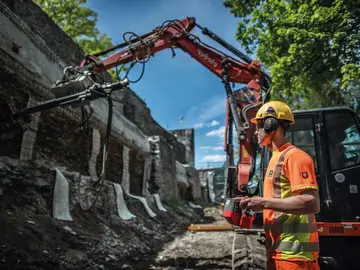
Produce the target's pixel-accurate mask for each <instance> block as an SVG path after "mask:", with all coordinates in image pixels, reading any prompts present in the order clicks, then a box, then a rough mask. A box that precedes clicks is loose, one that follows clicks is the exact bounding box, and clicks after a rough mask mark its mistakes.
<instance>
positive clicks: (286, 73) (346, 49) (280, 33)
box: [223, 0, 360, 112]
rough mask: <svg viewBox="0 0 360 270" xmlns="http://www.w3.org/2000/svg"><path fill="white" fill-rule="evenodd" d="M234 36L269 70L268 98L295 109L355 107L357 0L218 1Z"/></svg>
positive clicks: (359, 38)
mask: <svg viewBox="0 0 360 270" xmlns="http://www.w3.org/2000/svg"><path fill="white" fill-rule="evenodd" d="M223 4H224V6H225V7H227V8H229V9H230V13H231V14H233V15H234V16H235V17H237V18H239V23H238V29H237V32H236V38H237V40H239V41H240V42H241V44H242V46H243V47H244V49H245V50H246V52H247V53H249V54H254V53H256V57H257V58H258V59H259V60H260V61H261V62H262V63H263V65H265V66H266V67H267V68H268V69H269V70H270V73H271V77H272V80H273V90H272V95H273V98H278V99H282V100H284V101H287V102H288V103H290V104H291V105H292V106H293V107H295V108H309V107H319V106H320V107H324V106H334V105H344V104H349V105H350V106H351V107H352V108H354V109H355V110H357V111H358V112H359V111H360V106H359V104H358V102H357V100H358V99H359V97H360V84H359V83H360V79H359V78H360V2H359V1H358V0H224V2H223Z"/></svg>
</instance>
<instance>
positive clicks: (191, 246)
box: [150, 207, 234, 270]
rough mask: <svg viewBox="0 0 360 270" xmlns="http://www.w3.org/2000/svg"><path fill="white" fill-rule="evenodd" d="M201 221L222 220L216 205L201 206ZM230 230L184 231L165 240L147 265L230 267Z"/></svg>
mask: <svg viewBox="0 0 360 270" xmlns="http://www.w3.org/2000/svg"><path fill="white" fill-rule="evenodd" d="M204 212H205V218H204V221H205V222H206V223H207V224H209V223H211V224H226V221H225V220H224V218H222V217H221V210H220V208H216V207H208V208H205V211H204ZM233 236H234V232H233V231H208V232H194V231H187V232H186V233H184V234H183V235H181V236H178V237H177V238H175V239H174V240H173V241H172V242H170V243H168V244H166V245H165V246H164V248H163V249H162V250H161V251H160V252H159V253H158V254H157V256H156V258H155V262H154V264H152V265H151V268H150V269H156V270H158V269H169V270H170V269H188V270H190V269H219V270H220V269H231V248H232V242H233Z"/></svg>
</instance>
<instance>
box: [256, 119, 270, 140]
mask: <svg viewBox="0 0 360 270" xmlns="http://www.w3.org/2000/svg"><path fill="white" fill-rule="evenodd" d="M255 135H256V136H257V139H258V144H259V145H262V146H268V145H270V144H271V138H272V136H273V135H270V134H267V133H266V132H265V130H264V122H263V121H262V120H259V121H258V122H257V124H256V131H255Z"/></svg>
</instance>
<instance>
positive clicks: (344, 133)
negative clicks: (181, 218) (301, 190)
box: [14, 17, 360, 269]
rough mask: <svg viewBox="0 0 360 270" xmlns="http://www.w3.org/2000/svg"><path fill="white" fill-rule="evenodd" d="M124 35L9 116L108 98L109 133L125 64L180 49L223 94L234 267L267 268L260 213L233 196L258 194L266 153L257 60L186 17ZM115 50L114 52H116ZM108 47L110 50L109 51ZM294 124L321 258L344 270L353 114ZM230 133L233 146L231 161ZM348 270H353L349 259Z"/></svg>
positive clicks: (336, 112)
mask: <svg viewBox="0 0 360 270" xmlns="http://www.w3.org/2000/svg"><path fill="white" fill-rule="evenodd" d="M195 28H198V29H200V30H201V33H202V34H203V35H205V36H207V37H209V38H211V39H212V40H213V41H215V42H216V43H217V44H219V45H221V46H222V47H223V48H225V49H227V50H228V51H229V53H227V54H225V53H223V52H222V51H220V50H218V49H216V48H215V47H212V46H210V45H207V44H205V43H204V42H202V41H201V40H200V38H199V37H198V36H197V35H194V34H192V33H191V32H192V31H193V30H194V29H195ZM127 35H128V36H130V37H129V38H126V36H127ZM123 38H124V42H123V43H121V44H119V45H116V46H113V47H111V48H109V49H106V50H104V51H101V52H98V53H95V54H93V55H86V56H85V59H84V60H83V61H82V63H80V65H79V66H76V67H73V66H70V67H67V68H65V70H64V76H63V78H62V79H61V80H59V81H57V82H55V83H54V85H53V86H52V88H51V92H52V93H53V94H54V95H55V97H56V98H55V99H53V100H49V101H46V102H44V103H41V104H38V105H36V106H34V107H28V108H26V109H23V110H14V119H21V118H23V117H25V116H26V115H29V114H32V113H35V112H39V111H43V110H48V109H51V108H54V107H58V106H62V107H64V106H69V105H72V106H74V105H79V106H81V108H82V109H83V107H84V106H85V105H86V104H88V102H90V101H92V100H95V99H98V98H107V99H108V102H109V121H108V128H107V135H109V133H110V130H111V128H109V125H111V111H112V98H111V93H112V92H113V91H118V90H121V89H122V88H124V87H125V86H127V85H129V83H135V82H136V81H130V80H129V78H128V74H129V72H130V71H131V69H132V68H133V67H134V66H135V65H136V64H142V65H143V67H144V65H145V64H146V63H147V62H148V61H149V60H150V59H151V57H153V56H154V55H155V54H156V53H157V52H159V51H162V50H165V49H170V50H171V51H172V52H173V56H175V49H181V50H182V51H183V52H185V53H187V54H189V55H190V56H191V57H192V58H194V59H195V60H196V61H198V62H199V63H200V64H202V65H203V66H205V67H206V68H207V69H208V70H209V71H210V72H212V73H213V74H214V75H215V76H217V77H219V79H220V80H221V82H222V83H223V85H224V89H225V95H226V97H227V99H226V104H224V106H225V107H226V119H225V120H226V121H225V136H224V152H225V153H226V162H225V164H226V166H225V167H226V173H225V175H226V183H225V184H226V189H225V192H224V193H225V202H226V203H225V207H224V214H223V215H224V218H225V219H226V220H227V221H228V222H229V223H230V224H231V225H232V226H233V227H234V228H235V229H234V232H235V233H234V244H233V256H232V257H233V258H232V264H233V269H266V256H265V248H264V245H262V243H263V231H262V218H261V213H256V214H254V213H248V212H246V213H245V212H244V211H242V210H241V209H240V208H239V206H238V204H236V203H234V200H232V198H234V197H238V196H253V195H260V196H261V195H262V179H263V175H264V173H265V171H266V167H267V163H268V161H269V159H270V157H271V152H269V150H267V149H265V148H264V149H261V148H260V147H259V146H258V145H257V143H256V139H255V138H254V132H255V126H254V124H252V123H250V119H251V118H252V117H254V116H255V114H256V112H257V110H258V109H259V108H260V107H261V105H263V104H264V103H265V102H267V101H269V100H270V92H271V78H270V76H269V75H267V74H266V72H264V71H263V70H262V67H261V64H260V62H258V61H255V60H252V59H250V58H249V57H248V56H246V55H245V54H243V53H242V52H240V51H239V50H238V49H236V48H235V47H233V46H232V45H230V44H229V43H227V42H226V41H224V40H223V39H222V38H220V37H219V36H218V35H216V34H215V33H213V32H212V31H210V30H209V29H208V28H206V27H203V26H200V25H199V24H198V23H197V22H196V20H195V18H193V17H185V18H183V19H182V20H168V21H165V22H164V23H163V24H162V25H161V26H158V27H156V28H154V29H153V30H152V31H151V32H149V33H146V34H144V35H141V36H139V35H136V34H135V33H132V32H127V33H125V34H124V35H123ZM117 50H120V51H118V52H115V51H117ZM112 52H114V53H113V54H111V53H112ZM230 53H231V54H232V56H231V55H230ZM109 54H110V55H109ZM126 64H130V66H129V67H127V68H126V69H125V73H126V74H125V76H124V78H120V73H118V72H117V74H118V75H117V77H118V81H116V82H113V81H111V82H109V81H108V82H107V81H106V80H105V79H104V76H102V75H104V73H106V72H107V71H109V70H114V69H116V70H117V68H118V67H119V66H125V65H126ZM121 70H123V69H121ZM236 83H239V84H242V85H243V86H242V87H241V88H240V89H238V90H233V88H234V87H232V85H235V84H236ZM295 122H296V124H295V125H293V126H292V127H291V129H290V130H289V132H288V133H287V137H288V140H289V141H290V142H291V143H293V144H294V145H296V146H298V147H300V148H302V149H303V150H304V151H306V152H307V153H308V154H309V155H310V156H311V157H312V158H313V159H314V162H315V170H316V176H317V181H318V184H319V187H320V197H321V211H320V213H319V214H318V215H317V228H318V232H319V235H320V250H321V251H320V256H321V258H322V262H321V263H322V265H323V266H324V267H327V268H329V269H343V265H344V264H343V261H347V262H348V261H351V260H353V259H354V258H356V254H360V249H359V237H360V208H359V207H357V206H358V203H359V202H360V197H359V190H358V185H359V184H358V182H357V178H356V177H355V176H356V174H357V173H360V122H359V118H358V116H357V115H356V113H355V112H354V111H352V110H351V109H349V108H347V107H333V108H319V109H311V110H301V111H295ZM234 128H235V129H234ZM234 131H235V133H236V134H235V135H236V139H237V142H238V147H239V151H238V156H237V157H236V158H235V152H236V151H235V150H234V148H235V147H234V145H235V143H234V137H235V136H234V134H233V133H234ZM107 148H108V140H105V142H104V149H107ZM106 156H107V152H106V151H105V150H104V159H103V162H104V160H106ZM259 159H260V160H259ZM235 161H236V162H235ZM235 163H236V164H235ZM103 165H104V164H103ZM254 177H257V178H258V179H259V180H258V181H257V187H256V189H255V191H254V192H251V189H250V188H249V183H250V182H253V181H252V179H253V178H254ZM255 251H256V252H255ZM254 252H255V253H254ZM353 261H354V260H353ZM352 267H355V268H354V269H360V266H359V265H356V260H355V262H353V263H352ZM322 269H325V268H322ZM344 269H345V268H344ZM346 269H351V267H350V266H349V267H347V268H346Z"/></svg>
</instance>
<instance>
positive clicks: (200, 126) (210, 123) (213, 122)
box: [194, 120, 220, 128]
mask: <svg viewBox="0 0 360 270" xmlns="http://www.w3.org/2000/svg"><path fill="white" fill-rule="evenodd" d="M217 125H220V123H219V122H218V121H216V120H212V121H211V122H208V123H204V122H200V123H197V124H195V125H194V128H203V127H205V126H207V127H215V126H217Z"/></svg>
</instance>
